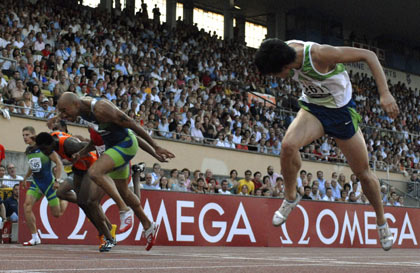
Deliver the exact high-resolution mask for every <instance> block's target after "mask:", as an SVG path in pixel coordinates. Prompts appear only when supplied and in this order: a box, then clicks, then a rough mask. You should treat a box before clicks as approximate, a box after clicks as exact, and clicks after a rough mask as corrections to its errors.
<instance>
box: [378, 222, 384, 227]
mask: <svg viewBox="0 0 420 273" xmlns="http://www.w3.org/2000/svg"><path fill="white" fill-rule="evenodd" d="M385 226H386V223H385V224H383V225H378V228H384V227H385Z"/></svg>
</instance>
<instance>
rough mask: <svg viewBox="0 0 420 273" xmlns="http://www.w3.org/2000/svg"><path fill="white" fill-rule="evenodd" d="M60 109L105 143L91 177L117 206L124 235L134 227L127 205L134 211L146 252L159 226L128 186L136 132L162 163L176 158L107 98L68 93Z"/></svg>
mask: <svg viewBox="0 0 420 273" xmlns="http://www.w3.org/2000/svg"><path fill="white" fill-rule="evenodd" d="M57 109H58V111H59V112H60V116H61V118H63V119H65V120H69V121H75V120H76V119H77V118H78V117H82V118H83V120H85V121H86V122H88V123H90V127H92V128H94V129H95V131H96V132H97V133H98V134H99V135H100V136H101V138H102V140H103V143H104V144H103V147H102V151H101V153H102V154H101V156H100V157H99V159H98V160H97V161H96V162H95V163H94V164H93V165H92V166H91V167H90V168H89V170H88V175H89V177H90V178H91V179H92V180H93V181H94V182H95V183H96V184H98V185H99V186H100V187H101V188H102V189H103V190H104V191H105V192H106V193H107V194H108V195H109V196H110V197H111V198H112V199H114V201H115V203H116V204H117V206H118V208H119V210H120V221H121V224H120V232H125V231H126V230H128V229H130V228H131V227H132V225H133V216H132V211H131V210H130V209H129V208H128V207H127V205H129V206H130V207H131V208H132V209H133V210H134V213H135V214H136V216H137V217H138V218H139V220H140V222H141V223H142V225H143V227H144V230H145V236H146V240H147V245H146V249H147V250H149V249H150V248H151V247H152V246H153V243H154V240H155V238H156V237H155V236H156V233H157V227H156V225H155V224H154V223H152V222H151V221H150V220H149V219H148V217H147V216H146V215H145V213H144V211H143V208H142V207H141V204H140V200H139V199H138V198H137V196H136V195H134V194H133V193H132V192H131V191H130V190H129V189H128V186H127V180H128V178H129V175H130V173H129V162H130V160H131V159H132V158H134V156H135V155H136V153H137V151H138V142H137V139H136V136H135V134H134V133H136V134H137V135H138V136H139V137H140V138H142V139H144V140H145V142H147V144H148V145H149V146H150V147H151V148H152V149H153V150H154V152H155V153H156V155H157V156H159V157H161V158H162V159H163V160H165V159H167V158H173V157H174V155H173V154H172V153H171V152H169V151H167V150H166V149H164V148H162V147H160V146H158V145H157V144H156V143H155V142H154V141H153V139H152V138H151V137H150V135H149V134H148V133H147V132H146V131H145V130H144V129H143V128H142V127H141V126H139V125H138V124H137V123H136V122H135V121H134V120H133V119H131V118H130V117H128V116H127V115H126V114H125V113H124V112H122V111H121V110H120V109H118V108H117V107H116V106H115V105H114V104H112V103H111V102H110V101H108V100H106V99H99V100H98V99H92V98H79V97H77V95H76V94H74V93H71V92H65V93H63V95H61V97H60V99H59V100H58V104H57ZM95 146H97V145H95ZM117 188H118V189H117Z"/></svg>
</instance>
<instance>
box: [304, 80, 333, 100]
mask: <svg viewBox="0 0 420 273" xmlns="http://www.w3.org/2000/svg"><path fill="white" fill-rule="evenodd" d="M301 83H302V87H303V89H304V93H305V95H307V96H308V97H311V98H325V97H328V96H330V95H331V93H330V91H329V90H328V89H327V88H326V87H325V86H322V85H320V84H316V83H314V82H310V81H301Z"/></svg>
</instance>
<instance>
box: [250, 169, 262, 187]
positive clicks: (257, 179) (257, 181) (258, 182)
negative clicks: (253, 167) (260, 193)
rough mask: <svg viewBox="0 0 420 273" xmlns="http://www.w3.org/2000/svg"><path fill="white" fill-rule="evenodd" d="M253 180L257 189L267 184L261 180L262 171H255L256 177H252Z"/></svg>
mask: <svg viewBox="0 0 420 273" xmlns="http://www.w3.org/2000/svg"><path fill="white" fill-rule="evenodd" d="M252 182H254V188H255V190H258V189H259V188H261V187H263V186H265V185H264V184H263V183H262V181H261V172H255V173H254V179H252Z"/></svg>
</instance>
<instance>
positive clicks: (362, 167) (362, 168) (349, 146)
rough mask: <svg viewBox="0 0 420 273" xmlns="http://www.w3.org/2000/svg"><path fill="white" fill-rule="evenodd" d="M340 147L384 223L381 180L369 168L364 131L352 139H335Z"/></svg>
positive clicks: (381, 221)
mask: <svg viewBox="0 0 420 273" xmlns="http://www.w3.org/2000/svg"><path fill="white" fill-rule="evenodd" d="M335 141H336V143H337V145H338V146H339V147H340V149H341V151H342V152H343V154H344V156H345V157H346V159H347V162H348V163H349V165H350V168H351V170H352V171H353V173H354V174H355V175H356V176H357V177H358V178H359V179H360V183H361V184H362V189H363V193H364V194H365V195H366V197H367V198H368V199H369V202H370V203H371V204H372V206H373V208H374V210H375V212H376V221H377V224H378V225H383V224H384V223H385V222H386V220H385V216H384V208H383V205H382V199H381V194H380V188H379V180H378V178H377V177H376V175H375V174H374V173H373V172H372V171H371V170H370V168H369V158H368V153H367V149H366V143H365V140H364V138H363V135H362V132H361V131H360V129H359V131H358V132H357V133H356V134H355V135H354V136H353V137H352V138H350V139H347V140H342V139H335Z"/></svg>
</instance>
